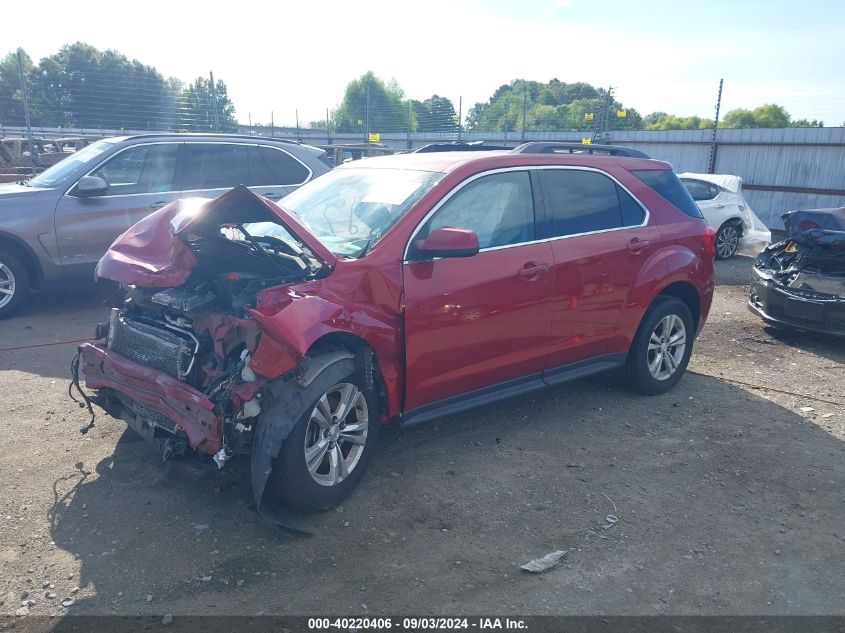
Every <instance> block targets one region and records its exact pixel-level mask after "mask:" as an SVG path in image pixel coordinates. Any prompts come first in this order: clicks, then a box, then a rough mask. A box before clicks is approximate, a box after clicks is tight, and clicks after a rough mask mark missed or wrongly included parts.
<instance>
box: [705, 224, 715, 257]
mask: <svg viewBox="0 0 845 633" xmlns="http://www.w3.org/2000/svg"><path fill="white" fill-rule="evenodd" d="M704 247H705V248H706V249H707V254H708V255H710V259H716V229H714V228H713V227H712V226H708V227H707V228H706V229H704Z"/></svg>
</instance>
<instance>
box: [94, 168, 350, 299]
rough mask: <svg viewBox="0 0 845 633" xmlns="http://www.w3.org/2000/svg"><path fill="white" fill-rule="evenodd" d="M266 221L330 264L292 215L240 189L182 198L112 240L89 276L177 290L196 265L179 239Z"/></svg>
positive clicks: (330, 258) (326, 254)
mask: <svg viewBox="0 0 845 633" xmlns="http://www.w3.org/2000/svg"><path fill="white" fill-rule="evenodd" d="M268 221H269V222H276V223H278V224H281V225H282V226H284V228H285V229H287V231H288V232H289V233H290V234H291V235H293V236H294V237H295V238H297V239H298V240H299V241H300V242H302V244H303V245H304V246H305V247H306V248H308V249H309V250H310V251H311V252H312V253H313V254H314V255H315V256H316V257H317V258H318V259H320V260H322V262H323V264H325V265H326V266H329V267H333V266H334V265H335V262H336V261H337V258H336V257H335V256H334V254H332V252H331V251H329V250H328V249H327V248H326V247H325V246H324V245H323V243H322V242H320V240H318V239H317V237H316V236H315V235H314V234H313V233H312V232H311V231H310V230H309V229H308V228H307V227H306V226H305V225H304V224H302V222H300V221H299V219H298V218H297V217H296V215H295V214H293V213H291V212H290V211H286V210H285V209H283V208H281V207H279V206H277V205H275V204H273V203H272V202H270V201H269V200H267V199H266V198H262V197H261V196H258V195H256V194H254V193H253V192H252V191H250V190H249V189H247V188H246V187H244V186H243V185H241V186H239V187H235V188H234V189H232V190H231V191H229V192H227V193H225V194H223V195H222V196H220V197H219V198H216V199H214V200H207V199H204V198H185V199H182V200H177V201H176V202H172V203H171V204H169V205H167V206H166V207H163V208H162V209H159V210H158V211H155V212H154V213H151V214H150V215H148V216H147V217H145V218H144V219H143V220H141V221H139V222H138V223H137V224H135V225H133V226H132V227H130V228H129V229H128V230H127V231H126V232H125V233H123V234H122V235H121V236H120V237H118V238H117V239H116V240H115V241H114V243H113V244H112V245H111V247H110V248H109V250H108V251H107V252H106V254H105V255H104V256H103V257H102V259H100V261H99V262H98V263H97V269H96V271H95V277H96V278H97V279H99V278H103V279H111V280H112V281H117V282H120V283H122V284H126V285H128V284H134V285H138V286H143V287H154V288H166V287H172V286H178V285H180V284H182V283H184V282H185V281H186V280H187V279H188V277H189V276H190V275H191V272H192V271H193V269H194V268H195V267H196V265H197V258H196V255H195V254H194V252H193V251H192V250H191V249H190V248H189V247H188V246H187V245H186V244H185V242H184V241H183V240H182V239H181V238H183V237H187V236H188V235H189V234H191V233H192V232H194V231H199V230H201V229H202V228H204V227H208V226H210V225H217V226H222V225H225V224H247V223H250V222H268Z"/></svg>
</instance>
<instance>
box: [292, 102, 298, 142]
mask: <svg viewBox="0 0 845 633" xmlns="http://www.w3.org/2000/svg"><path fill="white" fill-rule="evenodd" d="M293 112H294V116H295V117H296V140H297V141H298V140H299V108H296V109H295V110H294V111H293Z"/></svg>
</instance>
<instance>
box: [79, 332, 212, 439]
mask: <svg viewBox="0 0 845 633" xmlns="http://www.w3.org/2000/svg"><path fill="white" fill-rule="evenodd" d="M79 353H80V356H81V359H82V362H81V369H82V373H83V375H84V376H85V385H86V386H87V387H88V388H89V389H112V390H114V391H116V392H118V393H121V394H123V395H124V396H127V397H129V398H131V399H132V400H134V401H135V402H137V403H138V404H140V405H142V406H144V407H146V408H148V409H151V410H153V411H155V412H156V413H159V414H161V415H163V416H165V417H166V418H168V419H170V420H172V421H173V422H175V423H176V425H177V426H178V427H179V428H180V429H181V430H182V431H184V433H185V435H186V436H187V438H188V443H189V444H190V445H191V447H192V448H194V449H195V450H197V451H200V452H202V453H208V454H214V453H216V452H217V451H219V450H220V447H221V446H222V442H223V421H222V419H221V418H220V416H218V415H217V414H216V413H215V411H214V403H213V402H211V401H210V400H209V399H208V398H206V397H205V394H203V393H202V392H201V391H197V390H196V389H194V388H193V387H191V386H190V385H188V384H186V383H184V382H182V381H181V380H178V379H176V378H173V377H172V376H170V375H168V374H165V373H163V372H160V371H158V370H157V369H153V368H152V367H147V366H145V365H141V364H139V363H136V362H134V361H131V360H128V359H126V358H123V357H122V356H120V355H119V354H116V353H115V352H112V351H110V350H106V349H103V348H101V347H97V346H95V345H91V344H89V343H85V344H83V345H80V346H79Z"/></svg>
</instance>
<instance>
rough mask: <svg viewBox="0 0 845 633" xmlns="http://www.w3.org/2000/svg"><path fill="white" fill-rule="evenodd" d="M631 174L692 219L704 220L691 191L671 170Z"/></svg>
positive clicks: (639, 170) (640, 171) (645, 170)
mask: <svg viewBox="0 0 845 633" xmlns="http://www.w3.org/2000/svg"><path fill="white" fill-rule="evenodd" d="M631 173H632V174H633V175H634V176H636V177H637V178H639V179H640V180H642V181H643V182H644V183H645V184H647V185H648V186H649V187H651V188H652V189H654V190H655V191H656V192H657V193H659V194H660V195H661V196H663V197H664V198H666V199H667V200H668V201H669V202H671V203H672V204H673V205H675V206H676V207H677V208H678V209H680V210H681V211H683V212H684V213H686V214H687V215H688V216H690V217H691V218H702V219H703V218H704V216H703V215H702V214H701V210H700V209H699V208H698V205H697V204H695V201H693V199H692V196H691V195H690V194H689V191H687V190H686V187H684V186H683V185H682V184H681V181H680V179H679V178H678V176H676V175H675V172H674V171H672V170H671V169H637V170H634V171H632V172H631Z"/></svg>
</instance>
